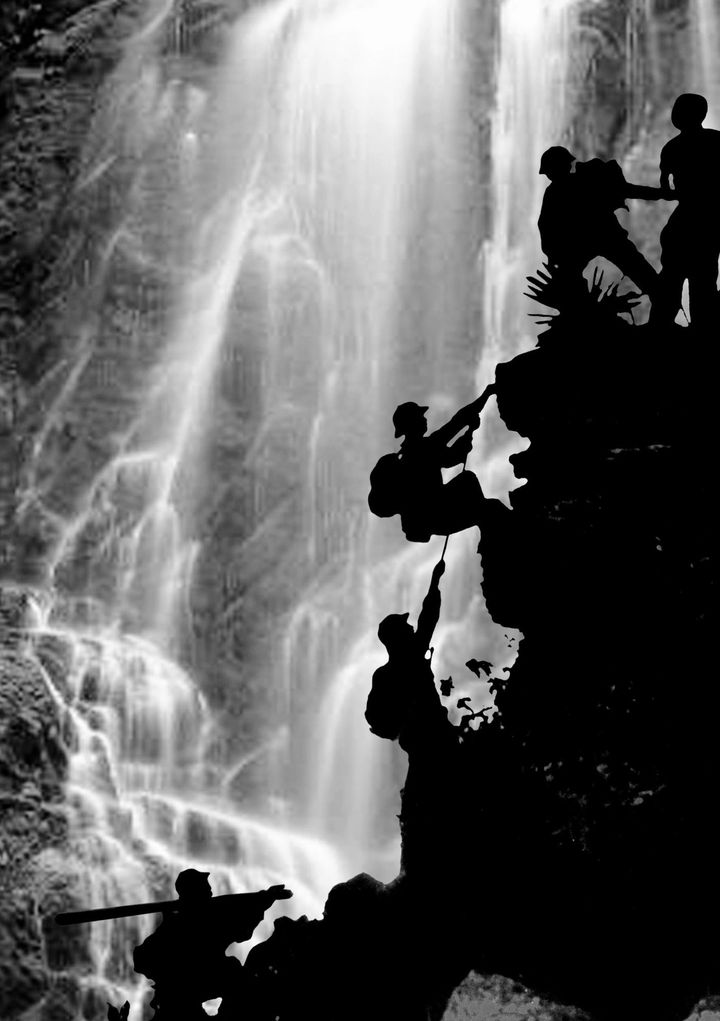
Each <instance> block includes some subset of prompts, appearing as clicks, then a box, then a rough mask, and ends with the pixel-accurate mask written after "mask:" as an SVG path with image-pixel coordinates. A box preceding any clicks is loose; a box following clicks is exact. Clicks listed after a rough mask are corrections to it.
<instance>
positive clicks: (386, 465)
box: [368, 453, 403, 518]
mask: <svg viewBox="0 0 720 1021" xmlns="http://www.w3.org/2000/svg"><path fill="white" fill-rule="evenodd" d="M402 480H403V467H402V460H401V458H400V455H399V454H397V453H395V454H384V455H383V456H382V457H381V458H380V460H379V461H378V463H377V464H376V465H375V467H374V468H373V470H372V471H371V472H370V492H369V494H368V506H369V507H370V510H371V511H372V512H373V514H376V515H377V516H378V517H379V518H391V517H392V516H393V514H399V513H400V510H401V508H402V503H403V485H402Z"/></svg>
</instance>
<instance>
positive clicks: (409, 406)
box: [393, 401, 428, 436]
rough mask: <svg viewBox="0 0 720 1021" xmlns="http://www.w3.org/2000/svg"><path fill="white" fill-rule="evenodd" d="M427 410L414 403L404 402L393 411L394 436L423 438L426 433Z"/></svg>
mask: <svg viewBox="0 0 720 1021" xmlns="http://www.w3.org/2000/svg"><path fill="white" fill-rule="evenodd" d="M427 410H428V409H427V408H426V407H422V406H421V405H420V404H416V403H415V401H406V402H405V404H400V405H399V406H398V407H397V408H396V409H395V414H394V415H393V425H394V426H395V435H396V436H424V435H425V433H426V432H427V420H426V418H425V412H426V411H427Z"/></svg>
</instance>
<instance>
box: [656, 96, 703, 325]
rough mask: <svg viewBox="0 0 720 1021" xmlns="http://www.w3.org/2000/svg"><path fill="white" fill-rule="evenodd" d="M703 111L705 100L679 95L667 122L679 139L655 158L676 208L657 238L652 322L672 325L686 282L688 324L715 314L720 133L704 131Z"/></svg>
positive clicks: (665, 187)
mask: <svg viewBox="0 0 720 1021" xmlns="http://www.w3.org/2000/svg"><path fill="white" fill-rule="evenodd" d="M707 112H708V104H707V100H706V99H705V97H704V96H699V95H696V94H694V93H690V92H686V93H685V94H684V95H682V96H678V98H677V99H676V100H675V103H674V105H673V108H672V115H671V117H672V123H673V125H674V126H675V127H676V128H677V129H678V131H679V132H680V134H679V135H676V136H675V137H674V138H671V139H670V141H669V142H667V143H666V144H665V145H664V146H663V149H662V152H661V154H660V187H661V189H662V190H663V191H664V192H665V194H666V197H667V198H676V199H677V202H678V204H677V208H676V209H675V210H674V211H673V213H672V215H671V217H670V219H669V220H668V222H667V224H666V225H665V227H664V228H663V231H662V233H661V234H660V243H661V245H662V254H661V263H662V270H661V272H660V287H659V292H658V300H657V301H656V302H654V304H653V313H652V315H651V317H650V321H651V322H652V323H659V324H670V323H673V322H674V321H675V316H676V315H677V313H678V312H679V310H680V306H681V303H682V289H683V284H684V283H685V281H686V280H687V282H688V289H689V295H690V319H691V323H692V325H693V326H699V325H709V324H711V323H712V322H713V320H714V319H715V316H716V314H717V277H718V257H720V186H719V185H718V181H720V131H715V130H714V129H712V128H704V127H703V121H704V120H705V117H706V116H707ZM671 181H672V185H673V187H672V188H671V187H670V182H671Z"/></svg>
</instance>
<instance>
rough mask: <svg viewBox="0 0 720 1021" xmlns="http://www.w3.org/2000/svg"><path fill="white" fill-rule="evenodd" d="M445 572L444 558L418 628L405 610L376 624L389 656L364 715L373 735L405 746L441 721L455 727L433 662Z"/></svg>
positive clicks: (375, 676) (376, 677) (374, 681)
mask: <svg viewBox="0 0 720 1021" xmlns="http://www.w3.org/2000/svg"><path fill="white" fill-rule="evenodd" d="M444 571H445V561H444V560H440V561H439V563H437V564H436V565H435V568H434V569H433V573H432V578H431V580H430V588H429V590H428V593H427V595H426V596H425V599H424V601H423V605H422V609H421V611H420V615H419V617H418V622H417V627H415V628H413V626H412V625H411V624H410V623H409V622H408V616H409V614H407V613H391V614H389V615H388V616H387V617H385V618H384V619H383V620H382V621H381V622H380V626H379V627H378V638H379V639H380V641H381V642H382V643H383V645H384V646H385V648H386V649H387V653H388V660H387V662H386V663H384V664H383V665H382V666H380V667H378V669H377V670H376V671H375V673H374V674H373V677H372V686H371V689H370V694H369V696H368V700H367V707H366V709H365V719H366V720H367V722H368V724H369V725H370V730H371V731H372V732H373V734H376V735H377V736H378V737H384V738H387V739H388V740H390V741H398V742H399V744H400V747H401V748H403V749H404V750H405V751H410V750H411V748H412V746H413V744H414V742H415V741H416V740H417V738H418V737H419V736H424V735H426V734H427V733H428V732H429V731H430V730H432V729H434V728H435V727H436V726H437V725H438V724H439V725H440V726H445V725H447V726H451V724H450V723H449V721H448V719H447V711H446V710H445V708H444V706H443V705H442V703H441V702H440V697H439V695H438V693H437V689H436V687H435V678H434V676H433V671H432V666H431V661H430V657H431V654H432V653H431V649H430V642H431V641H432V636H433V632H434V631H435V627H436V625H437V622H438V620H439V618H440V605H441V596H440V579H441V578H442V576H443V573H444Z"/></svg>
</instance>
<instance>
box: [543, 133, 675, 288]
mask: <svg viewBox="0 0 720 1021" xmlns="http://www.w3.org/2000/svg"><path fill="white" fill-rule="evenodd" d="M573 164H574V169H573ZM539 173H541V174H544V175H545V176H546V177H548V178H549V179H550V184H549V185H548V186H547V188H546V189H545V194H544V196H543V202H542V208H541V210H540V217H539V219H538V229H539V231H540V243H541V246H542V250H543V252H544V253H545V255H546V256H547V259H548V263H549V265H550V267H551V268H552V269H554V270H556V271H558V272H560V273H561V274H564V275H567V276H573V275H574V276H579V275H581V274H582V272H583V270H584V269H585V267H586V266H587V264H588V263H589V262H591V261H592V260H593V259H595V258H597V257H599V256H601V257H602V258H604V259H607V260H608V262H612V263H613V265H615V266H617V268H618V269H619V270H620V271H621V273H623V274H625V275H626V276H628V277H629V278H630V279H631V280H632V282H633V283H634V284H635V286H636V287H637V288H639V290H640V291H641V292H642V293H644V294H647V295H649V296H650V298H651V299H652V298H654V297H655V295H656V293H657V283H658V275H657V273H656V272H655V270H654V269H653V267H652V266H651V265H650V263H649V262H648V261H647V259H646V258H645V257H644V256H643V255H641V253H640V252H639V251H638V250H637V248H636V247H635V245H634V244H633V242H632V241H631V240H630V238H629V237H628V233H627V231H626V230H625V229H624V228H623V227H622V226H621V224H620V222H619V221H618V219H617V217H616V215H615V211H616V210H617V209H624V208H627V207H626V205H625V202H626V199H629V198H641V199H648V200H650V201H656V200H657V199H661V198H666V197H667V195H666V193H665V192H664V191H663V189H661V188H651V187H648V186H646V185H637V184H630V183H629V182H628V181H626V180H625V176H624V174H623V172H622V168H621V167H620V165H619V163H617V161H616V160H608V161H604V160H600V159H591V160H588V161H587V162H580V161H576V158H575V156H573V154H572V153H571V152H569V151H568V150H567V149H566V148H564V147H563V146H560V145H555V146H552V147H551V148H550V149H546V150H545V152H544V153H543V154H542V157H541V160H540V170H539Z"/></svg>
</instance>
